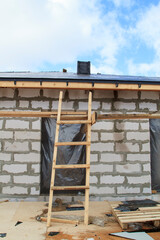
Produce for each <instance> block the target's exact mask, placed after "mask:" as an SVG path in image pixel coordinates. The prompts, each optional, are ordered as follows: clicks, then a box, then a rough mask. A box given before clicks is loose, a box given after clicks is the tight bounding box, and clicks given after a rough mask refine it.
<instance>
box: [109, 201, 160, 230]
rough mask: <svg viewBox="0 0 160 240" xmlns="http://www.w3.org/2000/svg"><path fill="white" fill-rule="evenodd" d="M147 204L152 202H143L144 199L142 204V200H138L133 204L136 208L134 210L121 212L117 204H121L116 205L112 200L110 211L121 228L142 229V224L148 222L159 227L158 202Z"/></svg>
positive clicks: (159, 206)
mask: <svg viewBox="0 0 160 240" xmlns="http://www.w3.org/2000/svg"><path fill="white" fill-rule="evenodd" d="M148 204H152V202H150V203H146V204H145V201H144V205H143V206H142V202H139V203H137V206H135V207H136V208H137V209H136V210H132V211H131V210H129V211H123V212H122V211H121V208H120V209H119V206H120V205H123V204H119V205H118V204H117V203H114V202H112V203H111V207H112V213H113V214H114V216H115V218H116V219H117V221H118V222H119V224H120V226H121V227H122V229H123V230H132V231H137V230H141V229H142V224H144V223H145V224H146V223H148V222H152V226H155V227H160V204H158V203H157V202H156V204H155V203H154V205H152V206H150V207H146V205H148ZM132 206H133V205H132ZM139 206H141V207H139Z"/></svg>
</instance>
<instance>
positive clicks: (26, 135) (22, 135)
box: [15, 131, 41, 140]
mask: <svg viewBox="0 0 160 240" xmlns="http://www.w3.org/2000/svg"><path fill="white" fill-rule="evenodd" d="M40 138H41V133H40V132H33V131H32V132H31V131H28V132H27V131H18V132H15V140H23V139H27V140H40Z"/></svg>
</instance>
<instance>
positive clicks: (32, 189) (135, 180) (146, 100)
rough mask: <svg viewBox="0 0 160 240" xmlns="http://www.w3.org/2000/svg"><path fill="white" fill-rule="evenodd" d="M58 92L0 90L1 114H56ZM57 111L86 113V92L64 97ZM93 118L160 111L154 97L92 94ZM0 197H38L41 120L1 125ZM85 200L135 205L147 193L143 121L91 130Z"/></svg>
mask: <svg viewBox="0 0 160 240" xmlns="http://www.w3.org/2000/svg"><path fill="white" fill-rule="evenodd" d="M58 93H59V91H58V90H49V89H44V90H38V89H35V90H34V89H33V90H31V89H26V90H25V89H16V90H13V89H0V110H20V111H31V110H33V111H41V110H57V106H58ZM64 95H65V96H64V103H63V107H62V109H68V110H73V109H76V110H86V109H87V98H88V92H87V91H78V90H72V91H69V92H68V91H64ZM92 109H93V110H94V111H97V112H98V113H144V112H152V111H153V112H154V111H157V110H159V93H158V92H136V91H115V92H113V91H94V93H93V107H92ZM0 139H1V142H0V171H1V175H0V196H3V197H9V196H12V197H27V198H30V197H35V198H36V197H38V196H39V189H40V141H41V140H40V139H41V119H39V118H1V119H0ZM90 175H91V176H90V183H91V187H90V195H91V199H94V200H100V199H101V200H104V199H108V200H113V199H115V198H116V199H119V200H121V199H123V200H124V199H128V198H131V199H133V198H134V197H136V199H137V198H138V197H139V198H142V197H144V196H145V197H148V196H149V195H150V193H151V187H150V186H151V179H150V136H149V121H148V120H140V121H138V120H134V121H133V120H125V121H122V120H116V121H99V122H97V123H96V124H95V125H93V126H92V145H91V174H90Z"/></svg>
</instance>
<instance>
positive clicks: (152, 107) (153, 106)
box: [139, 102, 157, 111]
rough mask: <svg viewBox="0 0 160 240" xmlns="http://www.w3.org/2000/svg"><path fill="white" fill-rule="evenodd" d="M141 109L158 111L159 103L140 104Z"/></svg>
mask: <svg viewBox="0 0 160 240" xmlns="http://www.w3.org/2000/svg"><path fill="white" fill-rule="evenodd" d="M139 109H147V110H149V111H157V103H151V102H142V103H139Z"/></svg>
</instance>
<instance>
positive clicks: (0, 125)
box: [0, 120, 3, 129]
mask: <svg viewBox="0 0 160 240" xmlns="http://www.w3.org/2000/svg"><path fill="white" fill-rule="evenodd" d="M2 125H3V120H0V129H2Z"/></svg>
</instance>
